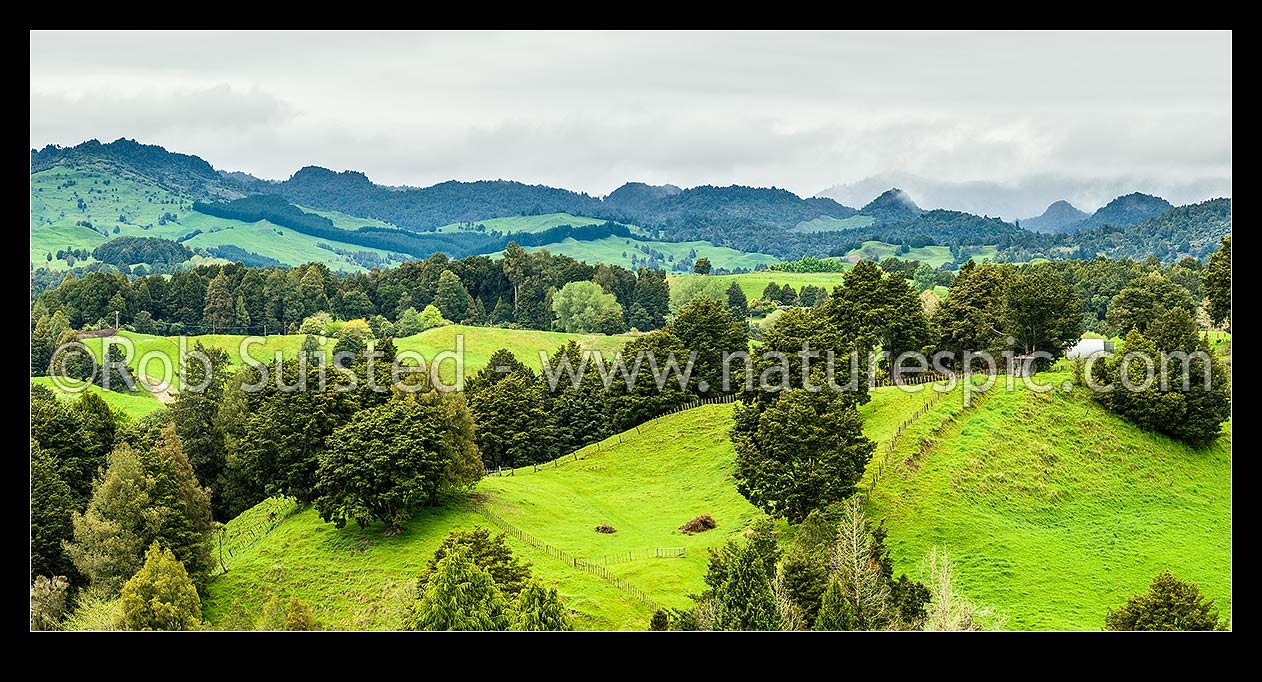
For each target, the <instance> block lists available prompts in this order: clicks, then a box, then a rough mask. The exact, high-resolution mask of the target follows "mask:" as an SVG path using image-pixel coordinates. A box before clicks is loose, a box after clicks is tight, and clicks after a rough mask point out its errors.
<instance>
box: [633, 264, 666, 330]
mask: <svg viewBox="0 0 1262 682" xmlns="http://www.w3.org/2000/svg"><path fill="white" fill-rule="evenodd" d="M631 299H632V301H633V304H632V308H633V310H632V312H634V307H635V305H639V306H640V307H641V308H643V310H644V319H643V320H640V322H643V324H639V323H637V321H636V320H630V322H631V325H632V326H633V327H635V328H636V329H639V330H640V331H649V330H651V329H661V328H662V326H663V325H665V324H666V316H667V315H668V314H670V307H671V288H670V286H669V285H668V284H667V283H666V271H665V270H650V269H648V268H640V270H639V271H638V272H637V273H636V276H635V288H634V289H633V291H632V294H631Z"/></svg>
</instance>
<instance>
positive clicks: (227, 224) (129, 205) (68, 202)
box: [31, 167, 395, 272]
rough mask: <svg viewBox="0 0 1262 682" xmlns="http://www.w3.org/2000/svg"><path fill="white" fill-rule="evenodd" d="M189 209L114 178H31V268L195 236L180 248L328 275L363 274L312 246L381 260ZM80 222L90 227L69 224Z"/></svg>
mask: <svg viewBox="0 0 1262 682" xmlns="http://www.w3.org/2000/svg"><path fill="white" fill-rule="evenodd" d="M106 182H108V183H109V184H105V183H106ZM80 200H82V201H83V204H82V206H80V204H79V201H80ZM192 204H193V198H192V197H189V196H184V195H181V194H178V193H173V192H170V191H168V190H166V189H163V188H161V187H159V186H157V185H155V184H153V183H152V182H150V181H148V180H147V179H145V178H141V177H139V176H126V175H118V174H116V173H115V172H114V171H111V170H99V169H83V168H68V167H56V168H51V169H49V170H46V171H40V172H38V173H34V174H32V175H31V264H32V265H34V266H35V267H41V266H48V267H54V268H62V269H64V268H66V267H68V263H67V262H66V261H65V260H56V253H57V251H58V250H60V249H65V248H75V249H86V250H88V251H91V250H92V249H94V248H96V247H97V246H99V245H101V244H104V243H105V242H107V241H109V240H111V239H114V238H116V237H162V238H163V239H170V240H181V239H182V238H183V237H185V236H187V235H189V234H192V233H193V232H194V231H196V230H200V231H201V234H199V235H196V236H194V237H192V238H191V239H187V240H184V241H183V243H184V244H185V245H186V246H188V247H189V248H192V249H196V248H199V247H200V248H206V247H212V246H222V245H225V244H231V245H234V246H239V247H241V248H243V249H245V250H246V251H253V252H254V253H257V254H259V255H261V256H267V257H268V258H275V259H276V260H278V261H280V262H281V263H284V264H285V265H301V264H303V263H308V262H311V261H320V262H323V263H326V264H328V266H329V267H330V268H332V269H334V270H345V271H351V272H355V271H362V270H364V269H365V268H363V267H362V266H360V265H358V264H356V263H355V262H353V261H352V260H351V259H349V258H347V257H346V256H342V255H339V254H336V253H334V252H332V251H329V250H327V249H322V248H320V247H318V246H316V245H317V244H318V243H320V242H322V241H323V242H326V243H329V245H330V246H332V247H334V248H339V249H345V250H346V251H350V252H355V251H371V252H373V253H376V254H378V255H379V256H382V257H383V258H385V257H387V256H388V255H389V252H388V251H385V250H382V249H370V248H366V247H362V246H355V245H352V244H347V243H343V242H336V243H332V242H329V241H328V240H322V239H317V238H315V237H309V236H307V235H304V234H299V233H297V232H294V231H293V230H290V229H288V228H283V227H279V226H277V225H273V224H272V223H270V222H268V221H266V220H264V221H260V222H257V223H245V222H241V221H236V220H226V219H223V218H216V217H213V216H208V215H205V214H202V213H197V212H195V211H193V210H192ZM317 213H319V214H320V215H324V216H326V217H328V218H329V219H330V220H332V221H333V222H334V224H335V225H337V226H338V227H341V228H344V229H358V228H359V227H361V226H364V225H377V226H387V224H386V223H383V222H381V221H379V220H371V219H367V218H356V217H353V216H348V215H344V214H341V213H336V212H331V211H317ZM166 214H172V215H174V216H175V220H169V219H164V217H163V216H164V215H166ZM167 217H168V218H169V217H170V216H169V215H168V216H167ZM120 218H123V219H124V220H120ZM84 221H86V222H88V223H91V225H92V227H90V228H89V227H85V226H83V225H79V224H77V223H80V222H84ZM115 228H117V229H118V232H117V233H115V232H114V229H115ZM48 254H53V256H54V260H53V261H51V262H50V261H49V260H48V259H47V257H48ZM91 262H93V261H92V259H88V260H86V261H85V260H76V262H75V265H76V266H78V265H84V264H87V263H91ZM391 262H392V263H393V262H395V261H391Z"/></svg>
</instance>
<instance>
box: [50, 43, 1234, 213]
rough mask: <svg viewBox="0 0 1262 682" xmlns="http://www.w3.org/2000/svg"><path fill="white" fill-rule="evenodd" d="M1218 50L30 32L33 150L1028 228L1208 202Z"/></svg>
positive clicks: (1227, 166) (1226, 146) (1220, 125)
mask: <svg viewBox="0 0 1262 682" xmlns="http://www.w3.org/2000/svg"><path fill="white" fill-rule="evenodd" d="M1231 42H1232V41H1231V34H1230V33H1229V32H1219V33H1176V34H1150V33H1139V32H1123V33H1055V32H1050V33H1048V32H1043V33H922V32H907V33H902V32H856V33H844V32H843V33H837V32H809V33H808V32H795V33H774V32H771V33H762V32H752V33H751V32H742V33H727V32H703V33H681V32H660V33H617V32H598V33H587V32H584V33H564V32H561V33H556V32H525V33H463V32H462V33H406V32H385V33H373V34H362V33H327V32H326V33H301V32H267V33H263V32H250V33H246V32H205V33H168V32H163V33H139V34H126V35H120V34H117V33H115V32H100V33H93V32H81V33H75V34H60V33H45V32H35V33H32V35H31V144H32V146H42V145H44V144H48V143H58V144H75V143H77V142H80V141H82V140H84V139H87V138H91V137H96V138H100V139H107V138H112V137H117V136H127V137H135V138H137V139H141V140H144V141H146V142H153V143H157V144H163V145H164V146H167V147H169V148H171V149H175V150H179V151H184V152H189V153H196V154H199V155H201V156H203V157H204V158H206V159H207V160H209V161H210V162H211V163H213V164H215V165H216V166H217V167H223V168H230V169H240V170H245V171H248V172H251V173H255V174H257V175H261V176H267V177H285V176H288V175H289V174H290V173H292V172H293V171H294V170H296V169H297V168H298V167H300V166H302V165H307V164H319V165H325V166H329V167H332V168H339V169H341V168H354V169H357V170H362V171H364V172H366V173H367V174H368V175H369V176H370V177H372V178H373V179H374V180H377V181H379V182H385V183H389V184H411V185H423V184H431V183H433V182H439V181H442V180H445V179H451V178H458V179H480V178H512V179H517V180H521V181H523V182H533V183H547V184H553V185H560V186H565V187H569V188H572V189H578V190H582V191H587V192H589V193H593V194H603V193H607V192H609V191H610V190H612V189H613V188H614V187H616V186H618V185H619V184H621V183H622V182H623V181H625V180H632V179H634V180H642V181H646V182H671V183H674V184H678V185H684V186H689V185H698V184H733V183H736V184H747V185H762V186H767V185H776V186H780V187H785V188H788V189H790V190H793V191H795V192H797V193H799V194H803V195H805V194H811V193H814V192H815V191H816V190H818V189H819V188H820V187H828V186H832V185H837V184H841V185H847V184H853V183H860V182H861V181H863V179H864V178H871V177H880V176H887V175H891V174H910V175H915V176H919V177H921V178H932V179H933V180H934V181H935V182H937V183H939V184H942V185H944V186H946V185H950V186H956V185H959V186H961V187H964V188H969V189H968V191H964V190H958V191H954V190H953V192H950V193H941V192H940V194H941V196H942V197H943V198H942V199H941V201H942V202H944V205H945V204H946V203H949V202H952V201H954V202H957V203H959V204H960V205H963V204H962V203H960V202H969V201H971V202H975V204H974V205H970V206H969V210H977V211H980V212H986V213H991V214H992V215H993V214H996V213H998V214H1000V215H1004V216H1005V217H1009V216H1008V214H1009V213H1010V212H1011V213H1012V216H1013V217H1026V216H1027V214H1028V215H1033V214H1034V213H1029V211H1030V210H1033V209H1032V208H1031V207H1035V205H1036V204H1040V203H1041V204H1043V205H1044V206H1045V205H1046V203H1048V202H1050V201H1051V200H1054V199H1059V198H1074V197H1077V198H1079V200H1080V201H1084V202H1094V201H1097V200H1107V199H1108V198H1110V197H1104V196H1103V195H1104V194H1106V193H1107V192H1111V191H1113V190H1114V188H1120V189H1121V190H1124V191H1135V190H1144V191H1149V190H1152V191H1157V190H1158V189H1161V190H1163V191H1168V192H1170V193H1171V194H1172V196H1171V197H1170V198H1171V199H1172V200H1174V198H1175V197H1174V196H1173V195H1180V194H1181V193H1182V195H1187V196H1189V197H1191V198H1192V199H1197V198H1205V197H1201V196H1194V195H1195V194H1196V192H1200V191H1217V190H1218V189H1220V188H1222V187H1224V186H1226V187H1227V188H1228V189H1229V188H1230V177H1231V141H1232V139H1231V138H1232V136H1231V91H1232V88H1231V47H1232V45H1231ZM156 55H161V57H160V58H159V57H157V56H156ZM1066 178H1069V179H1072V181H1069V180H1064V181H1062V180H1063V179H1066ZM1058 179H1061V180H1058ZM1038 183H1046V185H1045V186H1039V185H1038ZM983 188H994V189H986V190H985V191H982V189H983ZM1005 188H1006V189H1005ZM907 189H909V190H911V191H912V193H913V194H916V192H915V191H914V188H912V187H908V188H907ZM864 191H865V192H866V189H865V190H864ZM921 193H922V194H926V195H927V196H935V195H934V194H932V192H931V188H930V185H929V184H925V185H924V189H922V190H921ZM987 196H991V197H993V198H992V199H987V198H986V197H987ZM1097 196H1101V197H1103V198H1102V199H1097ZM952 197H954V198H952ZM970 197H971V198H970ZM918 198H919V197H918ZM1044 198H1046V199H1047V202H1044V201H1043V199H1044ZM986 201H993V202H994V205H993V206H989V207H988V208H982V207H980V204H981V203H985V202H986ZM977 202H980V203H977ZM851 203H862V202H858V201H854V202H851ZM1036 208H1037V210H1035V211H1034V212H1035V213H1037V212H1038V211H1041V210H1042V206H1037V207H1036ZM1084 208H1087V207H1086V206H1084Z"/></svg>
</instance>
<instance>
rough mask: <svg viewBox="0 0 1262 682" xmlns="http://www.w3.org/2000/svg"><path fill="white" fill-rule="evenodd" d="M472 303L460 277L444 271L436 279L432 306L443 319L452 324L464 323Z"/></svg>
mask: <svg viewBox="0 0 1262 682" xmlns="http://www.w3.org/2000/svg"><path fill="white" fill-rule="evenodd" d="M472 303H473V301H472V300H471V299H470V298H469V291H468V289H465V286H464V283H463V282H461V281H460V277H459V276H457V275H456V273H454V272H452V271H451V270H444V271H443V274H442V275H440V276H439V277H438V289H437V290H436V291H435V292H434V305H436V306H438V310H439V311H440V312H442V314H443V317H445V318H447V319H448V320H451V321H453V322H462V321H464V319H465V317H466V315H468V312H469V306H470V305H472Z"/></svg>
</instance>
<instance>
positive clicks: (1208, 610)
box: [1104, 570, 1227, 630]
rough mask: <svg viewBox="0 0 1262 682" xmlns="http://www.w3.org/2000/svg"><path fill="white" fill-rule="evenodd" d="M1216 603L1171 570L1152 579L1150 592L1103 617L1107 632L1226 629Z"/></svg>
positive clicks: (1139, 595) (1138, 596)
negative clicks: (1215, 606) (1220, 619)
mask: <svg viewBox="0 0 1262 682" xmlns="http://www.w3.org/2000/svg"><path fill="white" fill-rule="evenodd" d="M1226 628H1227V624H1226V622H1220V621H1219V616H1218V609H1216V608H1214V600H1213V599H1209V600H1206V598H1205V595H1203V594H1201V590H1200V588H1199V587H1197V586H1196V583H1190V582H1186V581H1183V580H1179V579H1178V578H1176V577H1175V576H1174V574H1173V573H1171V572H1170V571H1169V570H1165V571H1162V572H1161V573H1160V574H1158V575H1157V577H1156V578H1153V581H1152V584H1151V585H1149V586H1148V591H1147V592H1144V593H1143V594H1136V595H1132V596H1130V597H1128V598H1127V599H1126V603H1125V604H1123V605H1122V606H1120V607H1118V608H1117V609H1116V610H1114V609H1112V608H1110V609H1109V610H1108V613H1107V614H1105V616H1104V629H1106V630H1224V629H1226Z"/></svg>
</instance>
